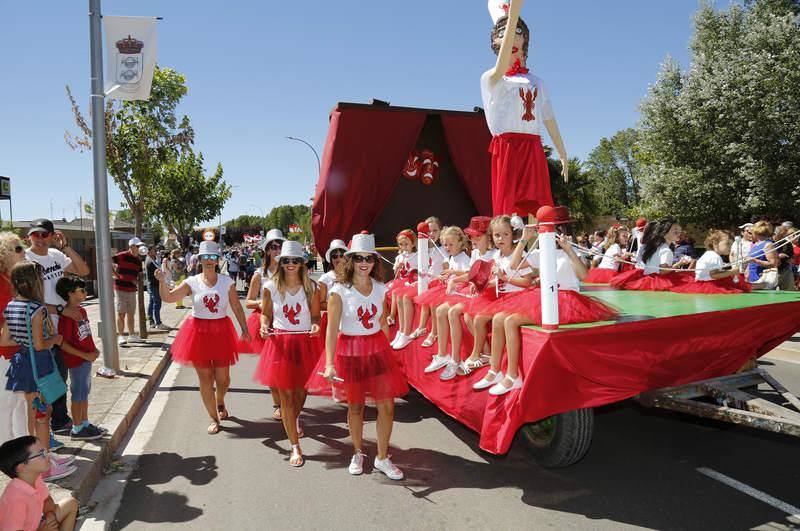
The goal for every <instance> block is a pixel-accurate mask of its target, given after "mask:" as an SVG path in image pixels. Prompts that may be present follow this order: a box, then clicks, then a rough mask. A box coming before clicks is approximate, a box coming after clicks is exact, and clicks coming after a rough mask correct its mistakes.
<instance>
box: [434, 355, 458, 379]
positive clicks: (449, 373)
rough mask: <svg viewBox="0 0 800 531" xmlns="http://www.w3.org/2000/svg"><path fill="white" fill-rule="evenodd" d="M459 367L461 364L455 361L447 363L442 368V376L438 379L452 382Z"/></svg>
mask: <svg viewBox="0 0 800 531" xmlns="http://www.w3.org/2000/svg"><path fill="white" fill-rule="evenodd" d="M460 366H461V362H457V361H455V360H450V361H449V362H447V367H445V368H444V370H443V371H442V374H440V375H439V379H440V380H442V381H443V382H446V381H447V380H452V379H453V378H455V377H456V370H457V369H458V368H459V367H460Z"/></svg>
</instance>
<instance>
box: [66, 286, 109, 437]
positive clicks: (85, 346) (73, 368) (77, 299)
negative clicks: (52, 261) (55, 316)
mask: <svg viewBox="0 0 800 531" xmlns="http://www.w3.org/2000/svg"><path fill="white" fill-rule="evenodd" d="M85 286H86V284H85V283H84V282H83V280H81V279H80V278H76V277H69V276H65V277H61V278H60V279H58V283H56V293H58V296H59V297H61V298H62V299H64V300H65V301H67V305H66V306H65V307H64V310H63V311H62V312H61V317H60V319H59V321H58V333H59V334H61V335H62V336H63V338H64V340H63V342H62V343H61V351H62V353H63V355H64V365H66V366H67V369H69V384H70V400H71V413H72V433H71V434H70V438H71V439H72V440H76V441H93V440H96V439H100V438H101V437H103V434H104V433H105V432H104V430H103V429H101V428H98V427H97V426H95V425H93V424H90V423H89V390H90V389H91V388H92V362H93V361H94V360H96V359H97V356H98V355H99V354H100V352H99V351H98V350H97V348H96V347H95V345H94V340H93V339H92V326H91V323H89V317H88V316H87V315H86V310H84V309H83V308H82V307H81V303H82V302H83V301H85V300H86V288H85Z"/></svg>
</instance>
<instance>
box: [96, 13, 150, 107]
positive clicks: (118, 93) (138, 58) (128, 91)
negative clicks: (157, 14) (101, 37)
mask: <svg viewBox="0 0 800 531" xmlns="http://www.w3.org/2000/svg"><path fill="white" fill-rule="evenodd" d="M103 30H104V32H105V35H106V42H105V44H106V71H105V93H106V97H109V98H114V99H118V100H146V99H148V98H150V86H151V85H152V83H153V71H154V70H155V67H156V19H155V18H154V17H112V16H108V15H104V16H103Z"/></svg>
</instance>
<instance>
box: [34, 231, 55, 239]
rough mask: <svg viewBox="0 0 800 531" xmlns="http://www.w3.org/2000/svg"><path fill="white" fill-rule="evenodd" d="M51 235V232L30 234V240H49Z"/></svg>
mask: <svg viewBox="0 0 800 531" xmlns="http://www.w3.org/2000/svg"><path fill="white" fill-rule="evenodd" d="M51 234H53V233H52V232H42V231H39V232H32V233H31V238H49V237H50V235H51Z"/></svg>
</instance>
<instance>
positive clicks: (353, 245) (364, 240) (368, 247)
mask: <svg viewBox="0 0 800 531" xmlns="http://www.w3.org/2000/svg"><path fill="white" fill-rule="evenodd" d="M356 253H368V254H378V251H376V250H375V235H374V234H354V235H353V241H352V242H350V250H348V251H347V252H346V253H344V254H346V255H350V254H356Z"/></svg>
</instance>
